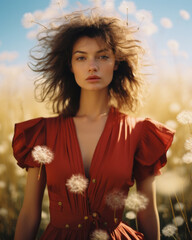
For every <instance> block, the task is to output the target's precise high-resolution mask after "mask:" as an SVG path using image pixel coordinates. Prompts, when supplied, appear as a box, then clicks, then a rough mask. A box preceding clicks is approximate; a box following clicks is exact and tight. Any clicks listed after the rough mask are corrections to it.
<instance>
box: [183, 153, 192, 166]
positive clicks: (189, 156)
mask: <svg viewBox="0 0 192 240" xmlns="http://www.w3.org/2000/svg"><path fill="white" fill-rule="evenodd" d="M182 161H183V162H184V163H186V164H190V163H192V152H187V153H185V154H184V155H183V157H182Z"/></svg>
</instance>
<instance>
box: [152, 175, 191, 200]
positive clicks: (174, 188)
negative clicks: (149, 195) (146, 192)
mask: <svg viewBox="0 0 192 240" xmlns="http://www.w3.org/2000/svg"><path fill="white" fill-rule="evenodd" d="M187 185H188V181H187V179H186V178H185V177H183V176H180V175H179V174H178V173H176V172H175V171H167V172H165V173H164V174H162V175H160V176H158V177H157V179H156V187H157V192H158V193H159V194H162V195H166V196H171V195H174V194H176V193H178V192H181V191H182V189H184V188H185V187H187Z"/></svg>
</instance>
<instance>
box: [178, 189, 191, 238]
mask: <svg viewBox="0 0 192 240" xmlns="http://www.w3.org/2000/svg"><path fill="white" fill-rule="evenodd" d="M175 198H176V200H177V203H178V205H179V209H180V211H181V214H182V216H183V218H184V220H185V223H186V226H187V230H188V232H189V234H190V229H189V225H188V221H187V217H186V216H185V214H184V212H183V211H182V209H181V205H180V202H179V199H178V197H177V195H176V194H175Z"/></svg>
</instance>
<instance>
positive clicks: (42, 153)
mask: <svg viewBox="0 0 192 240" xmlns="http://www.w3.org/2000/svg"><path fill="white" fill-rule="evenodd" d="M32 157H33V159H34V160H35V161H36V162H38V163H40V164H41V163H42V164H49V163H51V162H52V161H53V158H54V154H53V152H52V151H51V150H50V149H49V148H48V147H47V146H39V145H38V146H35V147H34V148H33V150H32Z"/></svg>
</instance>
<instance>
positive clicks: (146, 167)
mask: <svg viewBox="0 0 192 240" xmlns="http://www.w3.org/2000/svg"><path fill="white" fill-rule="evenodd" d="M174 133H175V131H173V130H170V129H168V128H167V127H166V126H164V125H163V124H161V123H159V122H156V121H154V120H151V119H149V118H146V119H145V120H144V121H143V123H142V127H141V132H140V140H139V143H138V147H137V150H136V154H135V160H134V171H133V173H134V178H135V179H136V180H137V181H142V180H144V179H145V178H147V177H148V176H155V175H159V174H160V168H162V167H163V166H164V165H165V164H166V162H167V157H166V152H167V150H168V149H169V147H170V146H171V143H172V141H173V136H174Z"/></svg>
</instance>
